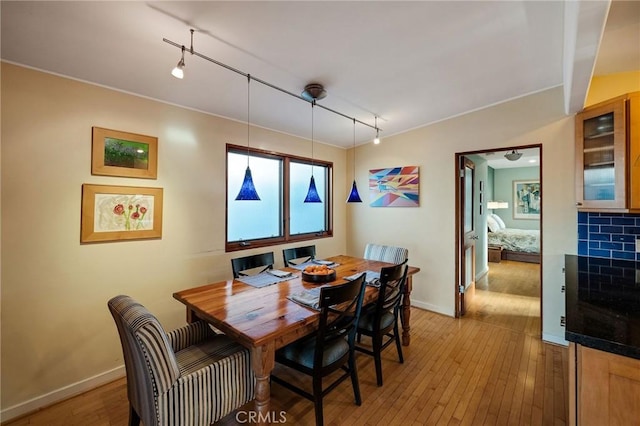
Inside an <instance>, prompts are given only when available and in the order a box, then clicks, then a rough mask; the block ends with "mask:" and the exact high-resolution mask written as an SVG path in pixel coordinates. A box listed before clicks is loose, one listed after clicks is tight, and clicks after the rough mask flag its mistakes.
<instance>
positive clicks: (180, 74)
mask: <svg viewBox="0 0 640 426" xmlns="http://www.w3.org/2000/svg"><path fill="white" fill-rule="evenodd" d="M171 75H172V76H174V77H175V78H179V79H180V80H182V79H183V78H184V46H182V58H180V60H179V61H178V65H176V66H175V68H174V69H172V70H171Z"/></svg>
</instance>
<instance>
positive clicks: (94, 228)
mask: <svg viewBox="0 0 640 426" xmlns="http://www.w3.org/2000/svg"><path fill="white" fill-rule="evenodd" d="M162 195H163V191H162V188H146V187H136V186H112V185H92V184H87V183H85V184H83V185H82V213H81V222H80V242H81V243H94V242H107V241H122V240H141V239H149V238H162Z"/></svg>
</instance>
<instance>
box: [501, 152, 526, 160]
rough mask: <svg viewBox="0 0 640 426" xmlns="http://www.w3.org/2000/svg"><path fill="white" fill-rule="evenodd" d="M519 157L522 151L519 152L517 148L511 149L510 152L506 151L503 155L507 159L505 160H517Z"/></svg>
mask: <svg viewBox="0 0 640 426" xmlns="http://www.w3.org/2000/svg"><path fill="white" fill-rule="evenodd" d="M520 157H522V153H521V152H518V151H517V150H515V149H514V150H513V151H511V152H507V153H506V154H505V155H504V158H506V159H507V160H509V161H517V160H519V159H520Z"/></svg>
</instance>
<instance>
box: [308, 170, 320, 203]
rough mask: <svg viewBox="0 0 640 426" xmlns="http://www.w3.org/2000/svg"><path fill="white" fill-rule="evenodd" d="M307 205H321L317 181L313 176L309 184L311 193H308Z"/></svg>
mask: <svg viewBox="0 0 640 426" xmlns="http://www.w3.org/2000/svg"><path fill="white" fill-rule="evenodd" d="M304 202H305V203H321V202H322V200H321V199H320V195H318V190H317V189H316V180H315V179H314V178H313V175H311V182H310V183H309V192H307V196H306V198H305V199H304Z"/></svg>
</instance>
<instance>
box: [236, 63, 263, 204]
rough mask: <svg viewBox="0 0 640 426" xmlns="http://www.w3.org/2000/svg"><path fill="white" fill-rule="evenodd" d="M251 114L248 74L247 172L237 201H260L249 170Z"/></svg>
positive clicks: (248, 78) (248, 79) (249, 79)
mask: <svg viewBox="0 0 640 426" xmlns="http://www.w3.org/2000/svg"><path fill="white" fill-rule="evenodd" d="M250 113H251V76H249V75H248V74H247V170H245V172H244V180H243V181H242V186H241V187H240V192H238V196H237V197H236V201H260V197H259V196H258V192H257V191H256V187H255V185H254V184H253V177H252V176H251V169H250V168H249V141H250V137H249V136H250V130H251V124H250V117H251V115H250Z"/></svg>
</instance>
